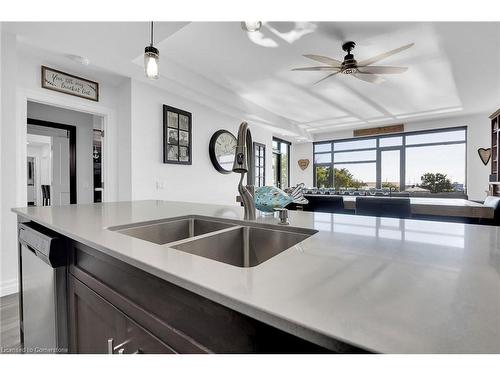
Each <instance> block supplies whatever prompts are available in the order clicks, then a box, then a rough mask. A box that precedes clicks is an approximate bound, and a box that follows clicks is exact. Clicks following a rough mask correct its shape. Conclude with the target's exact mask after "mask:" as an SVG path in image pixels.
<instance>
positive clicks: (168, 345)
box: [68, 242, 363, 354]
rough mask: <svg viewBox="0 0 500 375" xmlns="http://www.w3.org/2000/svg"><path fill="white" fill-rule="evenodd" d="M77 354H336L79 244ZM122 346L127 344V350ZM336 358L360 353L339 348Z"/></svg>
mask: <svg viewBox="0 0 500 375" xmlns="http://www.w3.org/2000/svg"><path fill="white" fill-rule="evenodd" d="M68 301H69V331H70V332H69V337H70V340H69V341H70V351H71V352H73V353H107V352H108V351H110V350H109V349H108V340H110V339H113V348H114V349H113V352H115V353H117V352H119V351H120V349H123V352H124V353H134V352H137V351H139V352H143V353H190V354H193V353H331V352H332V351H331V350H328V349H326V348H324V347H321V346H319V345H316V344H314V343H312V342H309V341H307V340H304V339H302V338H299V337H297V336H295V335H293V334H290V333H287V332H284V331H282V330H280V329H277V328H275V327H272V326H270V325H267V324H265V323H263V322H261V321H258V320H256V319H253V318H251V317H249V316H246V315H244V314H241V313H239V312H237V311H234V310H232V309H229V308H227V307H225V306H223V305H220V304H218V303H216V302H214V301H212V300H209V299H207V298H204V297H202V296H200V295H198V294H196V293H193V292H190V291H188V290H186V289H184V288H181V287H179V286H177V285H174V284H172V283H169V282H167V281H165V280H163V279H160V278H158V277H156V276H154V275H152V274H149V273H147V272H144V271H142V270H140V269H138V268H135V267H133V266H131V265H129V264H126V263H124V262H122V261H119V260H117V259H115V258H113V257H111V256H108V255H106V254H103V253H102V252H100V251H97V250H95V249H92V248H90V247H88V246H85V245H83V244H81V243H78V242H72V243H71V248H70V262H69V297H68ZM122 343H124V344H123V345H121V344H122ZM335 352H348V353H359V352H363V351H362V350H360V349H358V348H356V347H353V346H351V345H348V344H346V343H342V342H338V348H337V345H335Z"/></svg>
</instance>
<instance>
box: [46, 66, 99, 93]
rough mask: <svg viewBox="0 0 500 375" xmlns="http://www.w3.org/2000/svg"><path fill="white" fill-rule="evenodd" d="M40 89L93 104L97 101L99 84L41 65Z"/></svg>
mask: <svg viewBox="0 0 500 375" xmlns="http://www.w3.org/2000/svg"><path fill="white" fill-rule="evenodd" d="M42 87H43V88H45V89H49V90H54V91H58V92H62V93H65V94H68V95H73V96H78V97H80V98H84V99H88V100H93V101H95V102H98V101H99V83H97V82H94V81H90V80H88V79H85V78H81V77H77V76H74V75H72V74H68V73H64V72H61V71H59V70H56V69H52V68H48V67H46V66H43V65H42Z"/></svg>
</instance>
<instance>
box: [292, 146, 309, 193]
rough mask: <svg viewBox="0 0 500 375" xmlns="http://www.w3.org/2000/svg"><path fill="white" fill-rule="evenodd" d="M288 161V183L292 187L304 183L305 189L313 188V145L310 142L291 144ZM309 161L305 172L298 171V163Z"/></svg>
mask: <svg viewBox="0 0 500 375" xmlns="http://www.w3.org/2000/svg"><path fill="white" fill-rule="evenodd" d="M291 154H292V157H291V159H290V163H291V164H290V181H291V182H292V185H297V184H300V183H304V184H305V185H306V187H312V186H313V144H312V143H311V142H301V143H292V148H291ZM300 159H309V165H308V166H307V168H306V169H305V170H302V169H300V167H299V164H298V161H299V160H300Z"/></svg>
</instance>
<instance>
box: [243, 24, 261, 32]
mask: <svg viewBox="0 0 500 375" xmlns="http://www.w3.org/2000/svg"><path fill="white" fill-rule="evenodd" d="M261 27H262V22H261V21H252V22H245V21H244V22H241V28H242V29H243V30H244V31H248V32H251V33H253V32H254V31H259V30H260V28H261Z"/></svg>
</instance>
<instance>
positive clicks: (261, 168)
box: [253, 142, 266, 187]
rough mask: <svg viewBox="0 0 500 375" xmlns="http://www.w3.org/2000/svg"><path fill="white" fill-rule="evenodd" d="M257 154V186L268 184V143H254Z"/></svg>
mask: <svg viewBox="0 0 500 375" xmlns="http://www.w3.org/2000/svg"><path fill="white" fill-rule="evenodd" d="M253 150H254V155H255V186H256V187H259V186H265V185H266V145H263V144H262V143H257V142H254V143H253Z"/></svg>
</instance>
